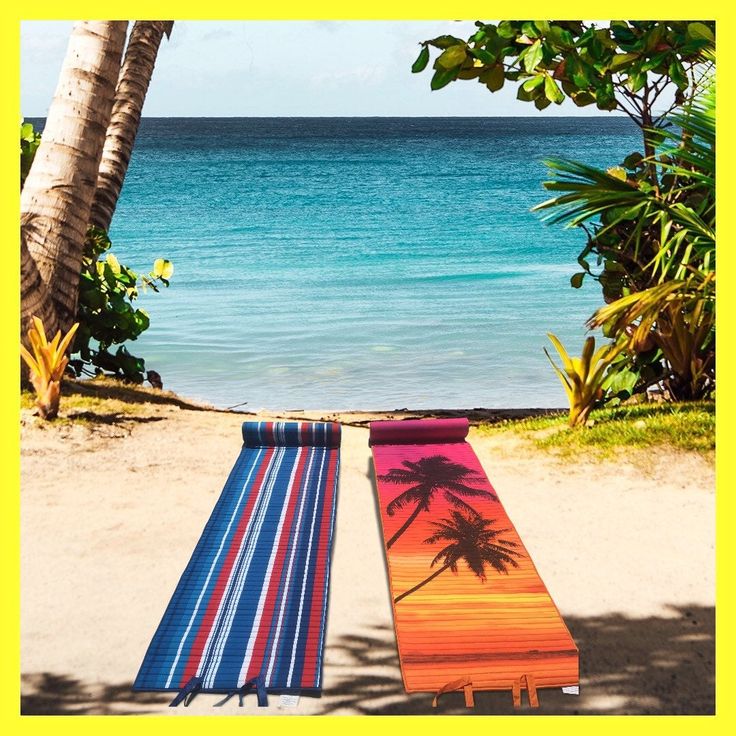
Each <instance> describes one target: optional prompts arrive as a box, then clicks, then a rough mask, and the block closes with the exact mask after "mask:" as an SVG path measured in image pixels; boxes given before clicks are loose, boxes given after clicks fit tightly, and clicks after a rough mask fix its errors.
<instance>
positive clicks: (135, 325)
mask: <svg viewBox="0 0 736 736" xmlns="http://www.w3.org/2000/svg"><path fill="white" fill-rule="evenodd" d="M40 141H41V134H40V133H38V132H35V131H34V130H33V125H32V124H31V123H23V124H22V125H21V188H22V187H23V183H24V182H25V176H26V175H27V173H28V171H29V170H30V167H31V163H32V162H33V156H34V155H35V152H36V149H37V148H38V145H39V143H40ZM111 247H112V243H111V242H110V238H109V237H108V235H107V232H105V231H104V230H102V229H100V228H96V227H90V228H89V229H88V231H87V239H86V242H85V250H84V257H83V259H82V272H81V274H80V279H79V300H78V303H77V322H78V323H79V329H78V330H77V332H76V338H75V340H74V344H73V346H72V354H73V357H72V359H71V360H70V361H69V367H70V368H71V369H72V370H73V371H74V373H75V374H76V375H77V376H82V375H95V374H101V373H104V374H106V375H111V376H113V377H116V378H120V379H123V380H126V381H132V382H134V383H142V382H143V381H144V380H145V378H146V375H147V374H146V367H145V361H144V359H143V358H139V357H137V356H135V355H132V354H131V353H130V352H129V351H128V349H127V347H126V345H125V344H124V343H126V342H128V341H130V340H135V339H136V338H138V336H139V335H140V334H141V333H142V332H144V331H145V330H147V329H148V326H149V324H150V319H149V317H148V314H147V313H146V312H145V311H144V310H143V309H140V308H135V306H134V305H133V302H134V301H135V300H136V299H137V298H138V295H139V293H140V291H141V290H143V291H147V290H151V291H154V292H158V291H159V290H160V288H161V287H168V286H169V279H170V278H171V276H172V274H173V272H174V266H173V264H172V263H171V261H169V260H166V259H163V258H157V259H156V260H155V261H154V263H153V269H152V271H151V272H150V273H149V274H147V275H143V274H138V273H136V272H135V271H133V270H132V269H131V268H129V267H127V266H125V265H123V264H121V263H120V262H119V261H118V259H117V258H116V257H115V256H114V255H113V253H111V252H110V248H111ZM113 346H117V349H116V350H115V351H114V352H113V351H112V350H111V348H112V347H113ZM74 356H76V357H74Z"/></svg>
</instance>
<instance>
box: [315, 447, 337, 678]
mask: <svg viewBox="0 0 736 736" xmlns="http://www.w3.org/2000/svg"><path fill="white" fill-rule="evenodd" d="M339 477H340V456H339V455H338V456H337V460H336V461H335V482H334V484H333V490H332V513H331V514H330V535H329V537H328V538H327V545H328V555H329V548H331V547H332V536H333V534H334V533H335V512H336V510H337V479H338V478H339ZM329 590H330V559H329V556H328V558H327V564H326V565H325V587H324V599H323V601H322V619H321V620H320V632H319V646H318V647H317V667H316V669H315V673H316V675H317V681H316V682H315V687H319V686H320V680H321V679H322V646H323V644H324V640H325V628H326V627H325V623H326V622H325V615H326V613H327V594H328V592H329Z"/></svg>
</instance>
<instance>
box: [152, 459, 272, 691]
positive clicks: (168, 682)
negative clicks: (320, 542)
mask: <svg viewBox="0 0 736 736" xmlns="http://www.w3.org/2000/svg"><path fill="white" fill-rule="evenodd" d="M262 452H263V450H260V449H259V450H258V452H257V453H256V457H255V460H254V461H253V466H252V467H251V469H250V472H249V473H248V477H247V478H246V479H245V483H243V488H242V489H241V491H240V496H239V497H238V502H237V503H236V504H235V507H234V508H233V514H232V516H231V517H230V521H229V522H228V524H227V529H225V533H224V534H223V535H222V539H221V540H220V546H219V547H218V548H217V553H216V554H215V556H214V558H213V560H212V564H211V565H210V569H209V572H208V573H207V578H206V579H205V581H204V585H203V586H202V590H201V591H200V592H199V597H198V598H197V603H196V604H195V606H194V611H192V615H191V617H190V619H189V623H188V624H187V628H186V630H185V631H184V636H182V638H181V641H180V642H179V648H178V649H177V650H176V657H175V658H174V664H172V665H171V670H169V677H168V678H167V680H166V687H169V686H170V685H171V678H172V677H173V676H174V671H175V670H176V666H177V665H178V664H179V658H180V657H181V650H182V648H183V646H184V642H185V641H186V640H187V637H188V636H189V632H190V631H191V628H192V624H193V623H194V619H195V618H196V617H197V613H198V611H199V606H200V604H201V603H202V597H203V596H204V593H205V591H206V590H207V586H208V585H209V583H210V579H211V578H212V573H213V572H214V570H215V567H216V566H217V561H218V560H219V559H220V555H221V554H222V548H223V547H224V546H225V540H226V539H227V537H228V535H229V534H230V529H231V528H232V525H233V522H234V521H235V518H236V517H237V516H238V512H239V510H240V505H241V503H242V501H243V495H244V494H245V489H246V488H247V487H248V484H249V483H250V479H251V476H252V475H253V471H254V470H255V469H256V468H257V467H258V466H259V464H260V456H261V453H262Z"/></svg>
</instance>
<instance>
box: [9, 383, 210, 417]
mask: <svg viewBox="0 0 736 736" xmlns="http://www.w3.org/2000/svg"><path fill="white" fill-rule="evenodd" d="M20 405H21V408H22V409H34V408H35V406H36V404H35V395H34V393H33V392H32V391H29V390H22V391H21V395H20ZM163 407H179V408H180V409H192V410H203V409H206V407H204V406H201V405H197V404H193V403H190V402H188V401H186V400H184V399H180V398H179V397H178V396H177V395H176V394H174V393H172V392H170V391H160V390H157V389H152V388H146V387H144V386H138V385H134V384H127V383H123V382H121V381H116V380H113V379H109V378H95V379H93V380H85V381H76V380H73V379H68V378H67V379H65V380H64V383H63V385H62V389H61V403H60V407H59V418H58V419H56V420H54V421H53V422H52V424H64V423H67V422H74V423H81V424H95V423H115V422H116V421H125V420H129V419H138V418H145V417H150V416H152V415H155V414H157V413H160V412H159V410H160V409H161V408H163Z"/></svg>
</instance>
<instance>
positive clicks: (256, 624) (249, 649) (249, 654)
mask: <svg viewBox="0 0 736 736" xmlns="http://www.w3.org/2000/svg"><path fill="white" fill-rule="evenodd" d="M301 454H302V448H301V447H300V448H298V449H297V452H296V460H295V462H294V467H293V469H292V471H291V477H290V478H289V485H288V487H287V489H286V495H285V498H284V505H283V507H282V509H281V518H280V519H279V526H278V529H277V530H276V534H275V536H274V545H273V548H272V550H271V557H270V558H269V560H268V569H267V570H266V574H265V575H264V578H263V587H262V588H261V595H260V597H259V599H258V607H257V608H256V615H255V618H254V619H253V626H252V628H251V632H250V637H249V638H248V644H247V646H246V653H245V658H244V659H243V665H242V667H241V668H240V675H239V677H238V682H237V686H238V687H241V686H242V685H243V684H244V683H245V676H246V674H247V673H248V667H249V666H250V662H251V660H252V658H253V645H254V644H255V640H256V637H257V636H258V629H259V628H260V625H261V618H262V617H263V607H264V605H265V603H266V595H267V594H268V589H269V584H270V582H271V574H272V573H273V566H274V563H275V561H276V552H277V551H278V548H279V543H280V542H281V534H282V531H283V528H284V520H285V519H286V511H287V509H288V507H289V499H290V498H291V492H292V490H293V488H294V479H295V478H296V471H297V468H298V467H299V459H300V457H301Z"/></svg>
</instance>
